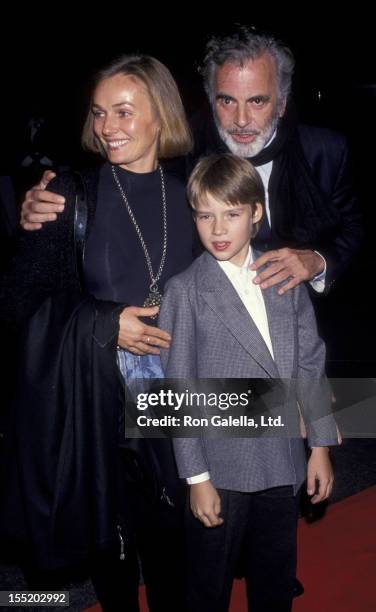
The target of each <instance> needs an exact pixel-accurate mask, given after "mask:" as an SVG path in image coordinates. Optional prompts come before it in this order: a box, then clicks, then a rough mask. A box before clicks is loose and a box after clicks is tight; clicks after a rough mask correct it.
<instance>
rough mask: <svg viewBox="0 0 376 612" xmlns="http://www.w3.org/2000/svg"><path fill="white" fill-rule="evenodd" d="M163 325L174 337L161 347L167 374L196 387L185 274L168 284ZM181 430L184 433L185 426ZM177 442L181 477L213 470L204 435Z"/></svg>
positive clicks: (193, 332)
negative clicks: (206, 453)
mask: <svg viewBox="0 0 376 612" xmlns="http://www.w3.org/2000/svg"><path fill="white" fill-rule="evenodd" d="M159 327H160V328H161V329H164V330H166V331H168V332H169V333H170V334H171V338H172V339H171V344H170V348H169V350H166V349H161V360H162V367H163V370H164V373H165V375H166V378H168V379H171V381H170V384H171V385H173V386H174V388H175V387H177V388H179V386H180V385H183V387H184V389H185V388H186V381H187V379H189V380H190V381H191V384H190V386H191V385H192V387H193V385H194V379H195V378H197V363H196V362H197V358H196V353H197V339H196V323H195V316H194V308H193V305H192V303H191V300H190V296H189V291H188V289H187V287H186V285H185V283H184V282H183V281H182V279H181V277H175V278H172V279H171V280H170V281H169V282H168V283H167V285H166V289H165V294H164V297H163V303H162V306H161V311H160V314H159ZM178 379H181V380H180V382H179V380H178ZM180 433H181V435H182V436H184V429H181V430H180ZM188 433H189V432H188V431H187V434H188ZM173 446H174V453H175V458H176V463H177V467H178V472H179V476H180V478H189V477H192V476H196V475H197V474H202V473H203V472H207V471H209V466H208V462H207V459H206V455H205V451H204V448H203V444H202V441H201V439H199V438H188V437H181V438H180V437H179V438H175V439H174V440H173Z"/></svg>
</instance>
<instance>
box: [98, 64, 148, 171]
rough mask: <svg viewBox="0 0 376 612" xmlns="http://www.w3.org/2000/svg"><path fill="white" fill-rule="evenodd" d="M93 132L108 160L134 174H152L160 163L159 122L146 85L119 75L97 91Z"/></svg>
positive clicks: (111, 78) (104, 82) (107, 80)
mask: <svg viewBox="0 0 376 612" xmlns="http://www.w3.org/2000/svg"><path fill="white" fill-rule="evenodd" d="M92 113H93V115H94V122H93V129H94V134H95V136H96V137H97V138H98V139H99V140H100V142H101V144H102V146H103V148H104V150H105V153H106V155H107V157H108V159H109V161H110V162H111V163H113V164H116V165H119V166H121V167H122V168H125V169H126V170H131V171H132V172H151V171H152V170H155V169H156V167H157V164H158V141H159V133H160V121H159V118H158V117H157V114H156V112H155V110H154V108H153V106H152V103H151V100H150V95H149V93H148V91H147V89H146V87H145V85H144V84H143V82H142V81H141V80H140V79H138V78H137V77H134V76H126V75H123V74H117V75H115V76H112V77H109V78H107V79H104V80H103V81H101V82H100V83H99V84H98V85H97V87H96V89H95V92H94V96H93V104H92Z"/></svg>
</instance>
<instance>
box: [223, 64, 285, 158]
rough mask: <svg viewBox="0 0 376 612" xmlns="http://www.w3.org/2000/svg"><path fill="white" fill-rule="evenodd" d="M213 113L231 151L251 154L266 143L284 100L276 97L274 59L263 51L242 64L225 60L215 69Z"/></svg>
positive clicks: (281, 113)
mask: <svg viewBox="0 0 376 612" xmlns="http://www.w3.org/2000/svg"><path fill="white" fill-rule="evenodd" d="M214 96H215V107H214V116H215V120H216V124H217V128H218V131H219V135H220V137H221V138H222V140H223V141H224V142H225V143H226V145H227V146H228V148H229V149H230V151H231V152H232V153H233V154H234V155H239V156H240V157H253V156H254V155H257V153H259V152H260V151H261V150H262V149H263V148H264V146H265V145H266V144H267V143H268V141H269V140H270V138H271V136H272V135H273V133H274V131H275V129H276V127H277V123H278V119H279V117H282V115H283V113H284V112H285V107H286V100H283V101H282V102H280V101H279V100H278V79H277V73H276V67H275V62H274V59H273V58H272V57H271V56H270V55H269V54H268V53H264V54H263V55H262V56H261V57H259V58H257V59H255V60H248V61H247V62H246V63H245V64H244V65H243V66H240V65H238V64H233V63H225V64H223V66H220V67H218V68H217V70H216V75H215V81H214Z"/></svg>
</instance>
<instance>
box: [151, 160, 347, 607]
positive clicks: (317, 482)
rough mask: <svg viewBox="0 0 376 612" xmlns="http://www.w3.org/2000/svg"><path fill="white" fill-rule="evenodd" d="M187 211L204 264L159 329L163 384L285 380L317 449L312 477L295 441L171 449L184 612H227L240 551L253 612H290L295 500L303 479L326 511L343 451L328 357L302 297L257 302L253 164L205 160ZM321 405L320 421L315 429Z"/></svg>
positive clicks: (189, 276) (271, 294) (301, 290)
mask: <svg viewBox="0 0 376 612" xmlns="http://www.w3.org/2000/svg"><path fill="white" fill-rule="evenodd" d="M188 199H189V201H190V204H191V207H192V208H193V212H194V219H195V223H196V226H197V230H198V233H199V236H200V239H201V242H202V243H203V246H204V247H205V249H206V252H204V253H203V255H201V257H199V258H198V259H197V260H196V261H195V262H194V263H193V264H192V265H191V266H190V267H189V268H188V269H187V270H186V271H185V272H183V273H182V274H179V275H178V276H176V277H174V278H173V279H171V280H170V282H169V283H168V285H167V289H166V293H165V297H164V301H163V305H162V307H161V313H160V318H159V324H160V326H161V328H162V329H165V330H166V331H168V332H170V333H171V335H172V342H171V346H170V349H169V350H168V351H167V350H165V351H162V365H163V367H164V370H165V374H166V376H167V378H187V379H188V378H195V377H196V378H264V377H267V378H283V379H289V380H290V382H291V384H295V386H296V389H295V392H296V397H297V399H298V402H299V407H300V409H301V410H302V412H303V417H304V418H305V425H306V428H307V431H308V442H309V445H310V447H311V449H312V450H311V455H310V459H309V461H308V469H307V473H306V467H305V453H304V444H303V440H302V439H300V438H298V437H296V438H291V437H288V436H284V437H283V436H280V437H276V436H274V437H264V438H257V439H256V438H252V437H249V438H233V439H228V438H227V439H225V438H222V439H205V438H199V439H197V438H196V439H192V438H191V439H189V438H187V439H176V440H174V448H175V455H176V460H177V465H178V469H179V474H180V477H181V478H186V479H187V482H188V484H189V488H190V508H191V512H189V513H188V516H187V529H188V533H187V541H188V568H187V569H188V592H187V600H188V610H189V611H192V612H193V611H195V612H200V611H203V612H204V611H205V612H225V611H226V610H228V606H229V601H230V596H231V587H232V581H233V577H234V574H235V570H236V562H237V560H238V557H239V554H240V551H241V550H244V551H245V577H246V583H247V593H248V602H249V606H250V609H251V610H252V612H260V611H265V610H268V611H269V610H270V611H273V612H282V611H283V612H285V611H288V610H290V609H291V600H292V590H293V585H294V580H295V571H296V528H297V516H298V495H297V493H298V491H299V488H300V487H301V485H302V483H303V481H304V480H305V477H306V476H307V491H308V494H309V495H312V496H313V497H312V502H313V503H317V502H319V501H322V500H324V499H326V498H327V497H328V496H329V494H330V492H331V489H332V485H333V474H332V468H331V464H330V460H329V456H328V448H327V446H328V445H330V444H337V432H336V426H335V423H334V420H333V419H332V417H331V416H329V412H330V391H329V388H328V385H327V384H326V379H325V374H324V362H325V349H324V345H323V343H322V341H321V340H320V338H319V337H318V335H317V331H316V323H315V318H314V314H313V309H312V306H311V303H310V300H309V297H308V294H307V291H306V288H305V287H304V286H303V285H299V286H298V287H296V288H295V289H294V290H292V291H289V292H286V293H285V294H283V295H279V294H278V293H277V290H278V287H277V290H276V289H275V288H273V289H270V290H269V291H266V292H264V293H262V292H261V289H260V287H258V286H257V285H256V284H254V283H253V282H252V280H253V278H254V277H255V275H256V273H255V272H253V271H251V270H250V269H249V266H250V265H251V264H252V261H253V254H252V250H251V248H250V242H251V238H252V236H254V235H255V233H256V231H257V227H258V225H259V223H260V220H261V217H262V214H263V205H264V189H263V185H262V182H261V179H260V177H259V175H258V173H257V171H256V170H255V169H254V168H253V167H252V166H251V164H250V163H249V162H247V161H246V160H245V159H241V158H237V157H235V156H232V155H213V156H210V157H208V158H205V159H203V160H201V161H200V162H199V163H198V164H197V166H196V167H195V169H194V171H193V173H192V175H191V178H190V180H189V183H188ZM256 257H257V254H256ZM323 393H324V394H325V397H323ZM308 398H310V401H309V402H307V399H308ZM315 398H317V399H318V400H319V403H320V406H321V407H320V410H322V406H323V403H324V412H322V411H321V412H320V415H319V417H317V415H316V418H313V417H314V414H313V411H314V405H312V404H313V403H314V400H315ZM307 404H308V406H307ZM288 410H289V411H290V412H291V411H294V410H295V408H294V407H293V408H291V405H288ZM296 413H297V415H298V411H297V410H296ZM297 418H298V417H297Z"/></svg>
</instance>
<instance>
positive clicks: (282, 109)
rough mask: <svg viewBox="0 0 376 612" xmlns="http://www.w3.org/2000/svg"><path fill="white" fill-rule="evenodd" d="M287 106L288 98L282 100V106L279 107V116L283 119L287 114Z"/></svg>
mask: <svg viewBox="0 0 376 612" xmlns="http://www.w3.org/2000/svg"><path fill="white" fill-rule="evenodd" d="M286 106H287V98H283V100H282V102H281V104H280V107H279V113H278V115H279V116H280V117H283V115H284V114H285V112H286Z"/></svg>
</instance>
